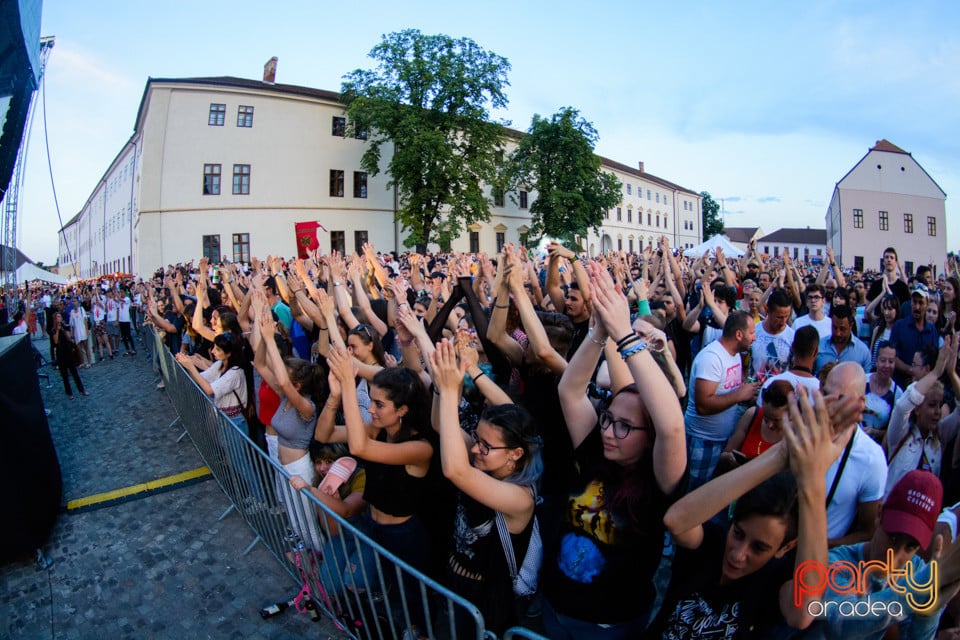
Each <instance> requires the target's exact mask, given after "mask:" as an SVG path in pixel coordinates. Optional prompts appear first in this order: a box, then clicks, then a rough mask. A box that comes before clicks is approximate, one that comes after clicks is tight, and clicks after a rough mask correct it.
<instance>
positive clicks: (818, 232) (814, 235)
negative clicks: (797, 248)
mask: <svg viewBox="0 0 960 640" xmlns="http://www.w3.org/2000/svg"><path fill="white" fill-rule="evenodd" d="M758 242H785V243H787V244H822V245H825V244H827V230H826V229H811V228H810V227H807V228H806V229H777V230H776V231H774V232H773V233H768V234H767V235H765V236H763V237H762V238H760V240H758Z"/></svg>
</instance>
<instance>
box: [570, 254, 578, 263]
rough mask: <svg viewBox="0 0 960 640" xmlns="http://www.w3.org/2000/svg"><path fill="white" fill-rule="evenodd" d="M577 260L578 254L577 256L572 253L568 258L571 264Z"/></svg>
mask: <svg viewBox="0 0 960 640" xmlns="http://www.w3.org/2000/svg"><path fill="white" fill-rule="evenodd" d="M579 261H580V256H578V255H577V254H573V256H572V257H571V258H570V263H571V264H573V263H574V262H579Z"/></svg>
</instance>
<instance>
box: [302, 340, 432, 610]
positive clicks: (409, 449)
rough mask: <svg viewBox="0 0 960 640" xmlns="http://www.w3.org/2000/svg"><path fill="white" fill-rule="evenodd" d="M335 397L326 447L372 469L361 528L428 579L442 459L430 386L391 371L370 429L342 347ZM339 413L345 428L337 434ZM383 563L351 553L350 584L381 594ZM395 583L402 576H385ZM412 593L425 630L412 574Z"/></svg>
mask: <svg viewBox="0 0 960 640" xmlns="http://www.w3.org/2000/svg"><path fill="white" fill-rule="evenodd" d="M327 363H328V364H329V365H330V376H329V384H330V395H329V397H328V398H327V402H326V403H325V404H324V407H323V409H322V411H321V412H320V416H319V419H318V421H317V426H316V431H315V434H314V435H315V437H316V439H317V440H318V441H319V442H346V443H347V445H348V446H349V448H350V455H351V456H354V457H357V458H359V459H360V460H362V462H363V465H364V468H365V469H366V476H367V477H366V486H365V487H364V492H363V498H364V500H366V502H367V504H368V505H369V507H368V508H367V511H366V513H364V515H363V517H362V518H361V519H360V522H359V524H358V528H359V529H360V530H361V531H363V532H364V533H366V534H367V535H368V536H370V537H371V538H372V539H373V540H374V541H376V542H377V543H379V544H380V545H381V546H383V547H384V548H385V549H387V550H388V551H390V552H392V553H394V554H396V555H397V556H398V557H399V558H400V559H402V560H403V561H404V562H406V563H407V564H409V565H411V566H413V567H414V568H416V569H418V570H420V571H427V570H428V565H429V560H430V551H431V550H430V537H429V534H428V531H427V528H426V527H425V526H424V523H423V521H422V519H421V516H420V513H421V511H424V507H425V505H426V500H427V496H428V495H431V497H432V496H433V495H435V489H434V487H433V486H432V484H431V478H430V477H428V474H430V472H431V463H432V461H433V458H434V451H435V444H434V443H435V442H436V437H435V434H433V433H432V431H431V429H430V427H429V424H430V414H429V411H430V403H429V400H428V397H427V391H426V388H425V387H424V385H423V382H422V381H421V380H420V378H419V377H418V376H417V374H415V373H413V372H412V371H410V370H409V369H406V368H399V367H393V368H386V369H383V370H381V371H380V372H379V373H377V374H376V375H375V376H374V377H373V381H372V382H371V385H370V422H369V423H365V422H364V421H363V418H362V417H361V413H360V405H359V402H358V399H357V383H356V378H355V377H354V376H355V366H354V359H353V358H352V357H351V356H350V353H349V352H348V351H347V350H346V349H343V348H342V347H334V346H331V348H330V352H329V354H328V356H327ZM338 408H342V411H343V417H344V421H345V423H346V424H345V425H343V426H335V424H334V422H335V416H336V412H337V409H338ZM374 567H376V559H375V557H374V554H373V550H372V548H370V547H368V546H367V545H363V546H362V547H361V548H357V549H352V550H349V558H348V560H347V562H346V567H345V575H344V578H343V584H344V585H346V586H347V587H349V588H353V586H354V585H356V586H357V587H358V588H360V589H364V590H366V589H370V590H372V591H375V592H380V591H381V590H382V589H383V588H384V586H382V585H378V584H374V583H375V582H376V581H377V580H378V577H377V572H376V570H375V569H374ZM384 575H385V576H386V579H387V580H393V578H394V576H395V575H396V572H394V571H393V570H392V569H390V570H386V569H385V570H384ZM403 584H404V591H405V593H406V598H407V602H408V610H409V612H410V615H411V619H412V621H413V624H414V626H416V627H417V628H419V629H425V626H423V625H424V619H423V607H422V606H421V605H420V590H419V588H417V586H416V581H415V580H411V579H409V576H407V575H406V574H405V577H404V581H403Z"/></svg>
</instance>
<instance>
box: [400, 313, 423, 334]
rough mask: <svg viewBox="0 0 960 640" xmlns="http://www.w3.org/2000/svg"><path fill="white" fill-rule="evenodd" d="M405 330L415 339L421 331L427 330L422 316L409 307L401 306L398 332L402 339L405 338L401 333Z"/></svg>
mask: <svg viewBox="0 0 960 640" xmlns="http://www.w3.org/2000/svg"><path fill="white" fill-rule="evenodd" d="M403 331H406V333H407V335H408V336H409V339H413V338H414V337H416V336H417V335H419V333H420V332H421V331H426V329H424V327H423V323H422V322H421V321H420V318H418V317H417V314H415V313H414V312H413V311H411V310H410V309H409V308H408V307H401V308H400V309H398V310H397V334H398V337H400V339H401V340H403V339H404V338H403V337H402V336H400V333H401V332H403Z"/></svg>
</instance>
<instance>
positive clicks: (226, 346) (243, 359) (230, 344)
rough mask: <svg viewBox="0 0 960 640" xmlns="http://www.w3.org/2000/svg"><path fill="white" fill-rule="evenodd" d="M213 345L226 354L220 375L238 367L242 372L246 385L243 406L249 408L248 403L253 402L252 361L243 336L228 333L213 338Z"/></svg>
mask: <svg viewBox="0 0 960 640" xmlns="http://www.w3.org/2000/svg"><path fill="white" fill-rule="evenodd" d="M213 344H214V346H217V347H220V349H221V350H223V352H224V353H225V354H227V362H226V363H225V364H224V366H223V369H222V370H221V372H220V375H223V374H224V373H226V372H227V371H229V370H230V369H232V368H233V367H239V368H240V370H241V371H243V377H244V380H246V383H247V398H246V404H244V406H250V404H249V403H250V402H255V400H254V397H253V360H252V358H251V357H250V353H252V350H251V349H250V345H249V344H247V342H246V340H245V339H244V338H243V336H241V335H240V334H236V333H231V332H229V331H227V332H225V333H221V334H218V335H217V336H215V337H214V339H213Z"/></svg>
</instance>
